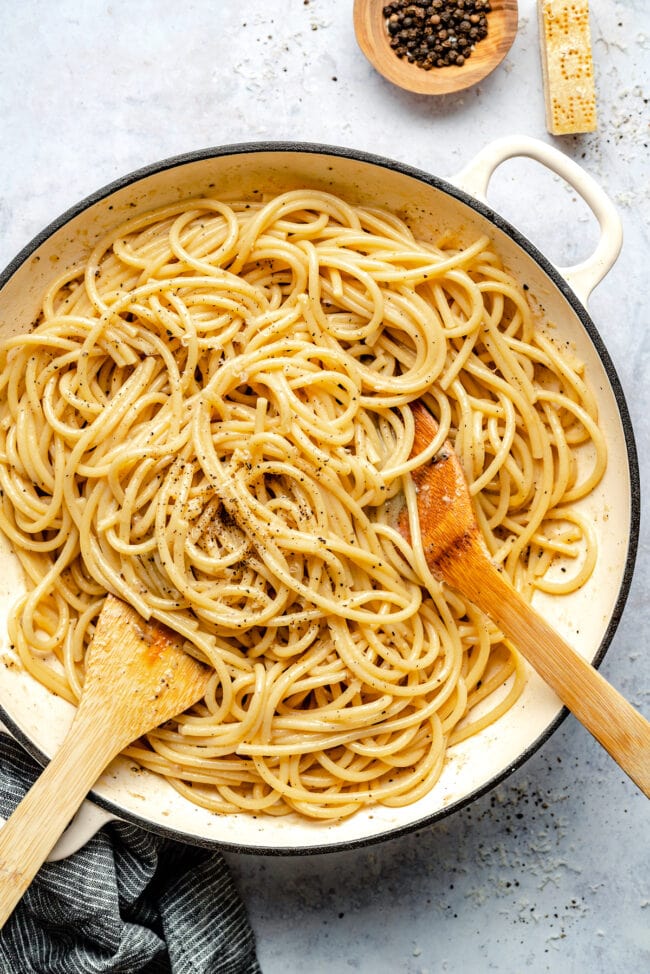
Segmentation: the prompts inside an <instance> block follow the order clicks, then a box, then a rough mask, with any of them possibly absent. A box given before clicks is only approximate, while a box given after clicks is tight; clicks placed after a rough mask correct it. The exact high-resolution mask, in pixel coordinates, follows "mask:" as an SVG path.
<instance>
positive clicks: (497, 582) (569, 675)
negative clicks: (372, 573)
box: [400, 403, 650, 797]
mask: <svg viewBox="0 0 650 974" xmlns="http://www.w3.org/2000/svg"><path fill="white" fill-rule="evenodd" d="M412 409H413V414H414V419H415V443H414V446H413V452H412V455H413V456H415V455H417V454H418V453H420V452H421V451H422V450H423V449H424V448H425V447H426V446H428V444H429V443H430V442H431V440H432V439H433V437H434V436H435V435H436V433H437V432H438V424H437V423H436V421H435V419H434V418H433V416H432V415H431V414H430V413H429V411H428V410H427V408H426V407H425V406H424V405H423V404H422V403H415V404H414V405H413V407H412ZM413 478H414V480H415V484H416V487H417V490H418V495H417V507H418V515H419V520H420V530H421V534H422V545H423V548H424V554H425V557H426V559H427V564H428V566H429V568H430V569H431V572H432V574H433V575H434V576H435V577H436V578H438V579H439V580H441V581H444V582H446V583H447V584H448V585H450V586H452V587H453V588H455V589H457V590H458V591H459V592H460V593H461V594H462V595H464V596H466V597H467V598H468V599H470V600H471V601H472V602H473V603H474V604H475V605H476V606H477V607H478V608H479V609H481V611H482V612H484V613H485V614H486V615H487V616H489V617H490V619H492V621H493V622H494V623H495V624H496V625H497V626H498V627H499V629H500V630H501V631H502V632H503V633H504V634H505V635H506V636H508V637H509V638H510V639H511V640H512V641H513V643H514V644H515V645H516V646H517V648H518V649H519V651H520V652H521V654H522V656H524V657H525V658H526V659H527V660H528V662H529V663H530V664H531V665H532V667H533V668H534V669H535V670H536V671H537V672H538V673H539V675H540V676H541V677H542V679H543V680H544V681H545V682H546V683H547V684H548V685H549V686H550V687H551V688H552V689H553V690H554V691H555V693H556V694H557V695H558V697H559V698H560V700H561V701H562V703H563V704H564V705H565V706H566V707H568V709H569V710H570V711H571V712H572V713H573V714H574V715H575V716H576V717H577V719H578V720H579V721H580V722H581V723H582V724H583V725H584V726H585V727H586V728H587V730H588V731H590V733H591V734H593V736H594V737H595V738H596V740H597V741H599V742H600V743H601V744H602V746H603V747H604V748H605V750H606V751H608V752H609V754H610V755H611V756H612V757H613V758H614V760H615V761H616V762H617V763H618V764H619V765H620V766H621V768H622V769H623V770H624V771H625V772H626V773H627V774H628V775H629V776H630V778H631V779H632V781H634V782H635V783H636V784H637V785H638V786H639V788H640V789H641V791H642V792H643V793H644V794H645V795H646V796H648V797H650V723H648V721H647V720H646V719H645V717H643V716H642V715H641V714H640V713H639V712H638V711H636V710H635V709H634V707H632V705H631V704H630V703H629V702H628V701H627V700H626V699H625V698H624V697H622V696H621V694H620V693H618V691H617V690H615V689H614V688H613V687H612V686H610V684H609V683H608V682H607V681H606V680H605V678H604V677H602V676H601V675H600V673H599V672H598V671H597V670H595V669H594V667H593V666H591V664H590V663H588V662H587V661H586V660H585V659H584V658H583V657H582V656H580V655H579V654H578V653H577V652H576V651H575V650H574V649H572V648H571V647H570V646H569V645H568V644H567V643H565V642H564V640H563V639H561V638H560V636H559V635H558V634H557V633H556V632H555V630H554V629H552V628H551V626H549V624H548V623H547V622H546V621H545V620H544V619H543V618H542V617H541V616H540V615H538V613H537V612H535V610H534V609H533V608H531V606H530V605H528V603H527V602H525V601H524V600H523V598H522V597H521V595H519V593H518V592H517V591H516V590H515V589H514V588H513V586H512V584H511V583H510V581H509V580H508V579H507V578H506V576H505V575H503V574H502V573H501V572H500V571H499V570H498V569H497V568H496V567H495V565H493V563H492V561H491V560H490V556H489V553H488V550H487V548H486V546H485V543H484V542H483V539H482V537H481V534H480V531H479V528H478V524H477V523H476V518H475V516H474V512H473V510H472V504H471V500H470V496H469V491H468V488H467V483H466V480H465V476H464V473H463V470H462V467H461V465H460V462H459V460H458V457H457V456H456V453H455V452H454V449H453V447H452V446H451V444H450V443H448V442H447V443H445V445H444V447H443V449H442V450H441V451H440V453H439V454H438V456H437V458H436V459H435V460H434V462H433V463H431V464H428V465H426V466H423V467H420V468H418V469H417V470H416V471H414V473H413ZM404 520H405V519H404V518H402V522H401V523H400V528H401V530H402V533H403V534H404V535H405V536H408V525H406V524H405V523H404Z"/></svg>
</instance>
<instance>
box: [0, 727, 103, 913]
mask: <svg viewBox="0 0 650 974" xmlns="http://www.w3.org/2000/svg"><path fill="white" fill-rule="evenodd" d="M82 723H83V718H82V719H81V720H79V719H75V721H74V723H73V725H72V727H71V729H70V731H69V733H68V735H67V737H66V738H65V740H64V742H63V744H62V745H61V748H60V749H59V751H57V753H56V754H55V755H54V757H53V758H52V760H51V761H50V763H49V764H48V765H47V767H46V768H45V769H44V771H43V772H42V774H41V775H40V777H39V778H38V779H37V780H36V782H35V783H34V784H33V785H32V787H31V788H30V790H29V791H28V792H27V794H26V795H25V797H24V798H23V800H22V801H21V802H20V804H19V805H18V807H17V808H16V810H15V811H14V813H13V815H11V817H10V818H9V819H8V821H7V823H6V824H5V825H4V826H3V827H2V829H1V830H0V929H1V928H2V927H3V926H4V924H5V923H6V921H7V920H8V919H9V917H10V916H11V914H12V912H13V910H14V907H15V906H16V904H17V903H18V901H19V900H20V898H21V897H22V895H23V893H24V892H25V890H26V889H27V887H28V886H29V884H30V883H31V881H32V879H33V878H34V876H35V875H36V873H37V872H38V870H39V868H40V867H41V865H42V864H43V863H44V862H45V859H46V858H47V856H48V854H49V853H50V852H51V851H52V848H53V847H54V845H55V844H56V841H57V839H58V838H59V837H60V836H61V835H62V833H63V831H64V830H65V828H66V826H67V825H68V823H69V822H70V820H71V819H72V817H73V815H74V814H75V812H76V811H77V809H78V808H79V806H80V805H81V803H82V801H83V800H84V798H85V797H86V795H87V794H88V792H89V791H90V789H91V788H92V786H93V785H94V783H95V782H96V780H97V778H98V777H99V776H100V774H101V773H102V771H103V770H104V768H105V767H106V766H107V765H108V764H109V762H110V761H111V759H112V758H113V757H114V756H115V754H116V753H117V751H118V750H119V745H117V750H116V742H115V740H114V739H113V737H112V736H111V735H106V736H103V735H100V734H97V733H96V727H95V733H89V732H84V729H83V727H81V726H79V725H80V724H82Z"/></svg>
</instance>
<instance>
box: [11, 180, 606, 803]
mask: <svg viewBox="0 0 650 974" xmlns="http://www.w3.org/2000/svg"><path fill="white" fill-rule="evenodd" d="M0 369H1V372H0V389H1V391H2V402H1V404H0V487H1V488H2V507H1V511H0V527H1V528H2V530H3V531H4V533H5V534H6V535H7V536H8V538H9V539H10V541H11V543H12V545H13V547H14V549H15V551H16V553H17V555H18V557H19V559H20V561H21V563H22V565H23V568H24V571H25V575H26V578H27V583H28V584H27V592H26V594H25V596H24V597H23V598H22V599H21V600H20V602H19V604H17V605H16V607H15V609H14V611H13V613H12V616H11V619H10V636H11V639H12V641H13V643H14V645H15V647H16V651H17V652H18V654H19V656H20V659H21V660H22V663H23V665H24V666H25V667H26V668H27V669H28V670H29V672H30V673H31V674H33V676H34V677H35V678H36V679H37V680H39V681H40V682H41V683H43V684H45V685H46V686H47V687H49V688H50V689H51V690H53V691H54V692H55V693H57V694H59V695H60V696H62V697H65V698H66V699H68V700H70V701H71V702H73V703H74V702H75V701H76V700H78V698H79V695H80V694H81V692H82V687H83V679H84V655H85V651H86V647H87V644H88V642H89V640H90V639H91V637H92V633H93V624H94V620H95V618H96V617H97V614H98V613H99V611H100V609H101V606H102V602H103V599H104V597H105V594H106V592H107V591H110V592H113V593H114V594H116V595H118V596H120V597H121V598H123V599H124V600H126V601H127V602H129V603H130V604H131V605H133V606H134V607H135V608H136V609H137V611H138V612H140V613H141V614H142V616H144V617H146V618H150V617H154V618H156V619H158V620H160V621H161V622H163V623H165V624H167V625H168V626H170V627H171V628H172V629H174V630H176V631H177V632H179V633H181V634H182V635H183V636H184V637H185V639H186V640H187V648H188V650H189V651H190V652H192V653H194V654H195V655H196V656H197V657H198V658H200V659H202V660H204V661H205V662H207V663H208V664H209V665H210V666H211V667H212V669H213V671H214V672H213V677H212V679H211V681H210V687H209V690H208V692H207V694H206V696H205V699H204V700H203V701H202V702H201V703H200V704H199V705H197V706H196V707H195V708H193V709H192V710H191V711H189V712H187V713H185V714H182V715H181V716H180V717H179V718H178V719H177V720H176V721H174V722H172V723H169V724H166V725H165V726H163V727H160V728H158V729H157V730H156V731H154V732H153V733H152V734H150V735H148V738H147V741H140V742H137V743H136V744H134V745H133V746H132V747H130V748H129V749H128V751H127V753H128V754H129V755H130V756H131V757H133V758H135V759H137V761H139V762H140V763H141V764H142V765H144V766H145V767H147V768H150V769H152V770H153V771H156V772H159V773H161V774H163V775H165V776H166V777H167V778H168V780H169V781H170V782H171V784H172V785H173V786H174V787H175V788H177V789H178V790H179V791H180V792H181V793H182V794H183V795H185V796H187V797H188V798H189V799H191V800H192V801H194V802H197V803H199V804H200V805H203V806H205V807H207V808H210V809H214V810H215V811H217V812H223V813H229V812H238V811H247V812H254V813H266V814H271V815H281V814H286V813H287V812H289V811H296V812H298V813H301V814H302V815H306V816H310V817H313V818H320V819H330V818H337V817H341V816H346V815H349V814H351V813H353V812H354V811H355V810H356V809H358V808H359V807H361V806H364V805H368V804H373V803H384V804H386V805H402V804H407V803H410V802H413V801H415V800H417V799H418V798H419V797H421V796H423V795H424V794H426V793H427V792H428V791H429V790H430V789H431V788H432V787H433V785H434V783H435V781H436V780H437V778H438V777H439V775H440V772H441V769H442V766H443V762H444V759H445V753H446V751H447V748H448V747H449V746H450V745H451V744H453V743H454V742H456V741H459V740H462V739H463V738H464V737H467V736H469V735H471V734H473V733H475V732H476V731H477V730H479V729H480V728H481V727H483V726H485V725H486V724H487V723H489V722H490V721H493V720H495V719H497V718H498V717H499V715H500V714H502V713H503V712H504V711H505V710H506V709H507V708H508V707H510V706H511V705H512V703H513V702H514V701H515V700H516V698H517V697H518V695H519V693H520V692H521V689H522V686H523V684H524V680H525V676H524V671H523V667H522V665H521V664H520V662H519V659H518V657H517V654H516V652H515V651H514V649H513V648H512V647H511V646H510V645H509V644H508V643H507V642H505V641H504V639H503V637H502V636H501V634H500V633H499V632H498V631H497V630H496V629H495V628H494V626H493V625H492V624H491V623H489V622H488V621H487V620H486V619H485V618H484V617H483V616H482V615H481V614H480V613H479V612H478V611H477V610H476V609H475V608H474V607H473V606H472V605H471V604H469V603H467V602H465V601H464V600H463V599H462V598H461V597H459V596H458V594H456V593H454V592H451V591H449V590H448V589H447V588H446V587H445V586H443V585H441V584H440V583H438V582H437V581H436V580H435V579H434V578H433V577H432V576H431V574H430V573H429V571H428V569H427V566H426V563H425V561H424V558H423V555H422V551H421V545H419V539H418V538H415V539H414V540H413V543H412V545H411V544H410V543H407V542H406V541H405V540H404V538H403V537H402V536H401V534H400V533H399V531H398V530H397V527H396V524H397V516H396V513H397V512H398V511H399V509H400V506H401V505H403V504H404V496H405V493H406V494H407V495H408V497H409V498H410V500H409V501H408V503H410V504H414V503H415V501H414V499H413V498H414V493H413V491H406V492H405V486H406V485H407V482H408V481H409V478H410V471H411V470H413V469H414V468H415V467H416V466H417V465H419V464H421V463H426V462H427V461H428V460H429V459H430V458H431V455H432V454H433V447H434V446H435V444H432V447H431V448H429V449H428V450H427V451H425V452H424V453H422V454H420V455H419V456H417V457H411V455H410V454H411V447H412V443H413V419H412V414H411V410H410V406H409V404H410V403H411V402H413V401H414V400H415V399H417V398H421V399H424V401H425V402H426V403H427V404H428V405H429V407H430V408H431V410H432V411H433V412H434V414H435V415H436V416H437V417H438V419H439V423H440V427H441V436H443V437H447V436H449V437H450V438H451V439H452V441H453V443H454V445H455V448H456V450H457V451H458V453H459V455H460V457H461V460H462V463H463V466H464V469H465V472H466V474H467V478H468V481H469V484H470V489H471V493H472V496H473V500H474V504H475V508H476V513H477V517H478V520H479V524H480V527H481V530H482V533H483V535H484V538H485V541H486V543H487V545H488V548H489V550H490V553H491V555H492V557H493V559H494V560H495V562H496V563H498V564H500V565H502V566H503V568H504V570H505V571H506V572H507V573H508V575H509V576H510V578H511V579H512V580H513V582H514V584H515V585H516V586H517V587H518V588H519V589H520V590H521V591H523V593H524V594H525V595H526V596H527V597H530V595H531V594H532V592H533V590H534V589H535V588H540V589H543V590H545V591H550V592H554V593H558V594H560V593H563V592H569V591H572V590H574V589H575V588H577V587H579V586H580V585H582V584H583V583H584V582H585V581H586V579H587V578H588V577H589V574H590V572H591V570H592V568H593V564H594V560H595V557H596V551H595V543H594V539H593V537H592V532H591V530H590V527H589V525H588V524H587V523H586V522H585V520H584V519H583V518H582V517H581V516H580V514H579V513H578V511H577V510H576V508H575V502H576V501H577V500H579V499H580V498H581V497H583V496H584V495H586V494H587V493H588V492H589V491H590V490H592V488H593V487H594V486H595V484H596V483H597V482H598V480H599V479H600V477H601V475H602V473H603V470H604V467H605V463H606V450H605V444H604V441H603V437H602V434H601V432H600V430H599V429H598V425H597V412H596V405H595V400H594V397H593V396H592V394H591V393H590V391H589V389H588V387H587V385H586V384H585V381H584V378H583V375H582V367H581V365H580V363H578V362H575V361H574V360H573V358H572V356H571V355H570V354H569V352H568V351H567V350H566V349H562V350H560V349H559V348H558V347H557V346H556V345H555V344H554V342H553V341H552V340H551V338H550V337H548V335H547V334H545V333H544V332H543V331H542V330H541V329H540V328H539V327H537V326H536V324H535V322H534V320H533V315H532V312H531V309H530V307H529V305H528V302H527V300H526V295H525V292H524V290H523V289H522V287H521V285H520V284H518V283H517V282H516V281H515V280H514V279H513V278H512V276H510V275H509V274H508V273H507V271H506V270H505V269H504V267H503V266H502V264H501V262H500V260H499V257H498V255H497V254H496V253H495V251H494V249H493V247H492V246H491V243H490V241H489V239H488V238H487V237H481V238H480V239H476V240H475V241H473V242H472V243H471V244H470V245H468V246H465V247H462V248H452V247H449V246H447V247H445V246H444V245H442V244H441V245H439V246H436V245H433V244H431V243H428V242H425V241H423V240H417V239H415V238H414V237H413V235H412V233H411V232H410V231H409V229H408V227H407V226H406V225H405V224H404V223H403V222H402V221H400V220H399V219H398V218H397V217H395V216H394V215H392V214H389V213H387V212H383V211H379V210H376V209H371V208H365V207H356V206H351V205H349V204H348V203H346V202H345V201H344V200H342V199H339V198H337V197H335V196H333V195H331V194H328V193H324V192H320V191H312V190H300V191H292V192H287V193H284V194H282V195H278V196H277V197H274V198H270V199H264V200H260V201H257V202H253V201H238V202H228V203H227V202H223V201H219V200H216V199H212V198H201V199H190V200H183V201H180V202H178V203H177V204H173V205H170V206H166V207H164V208H160V209H157V210H155V211H153V212H150V213H147V214H145V215H143V216H138V217H137V218H135V219H132V220H130V221H129V222H127V223H124V224H123V225H121V226H119V227H118V228H117V229H116V230H115V231H114V232H113V233H111V234H110V235H108V236H107V237H106V238H105V239H103V240H101V241H100V243H99V244H98V245H97V246H96V247H95V248H94V249H93V251H92V253H91V254H90V256H89V257H88V259H87V260H86V261H84V263H83V264H80V265H79V266H76V267H73V268H72V269H71V270H69V271H67V272H66V273H65V274H64V275H63V276H61V277H60V278H59V279H58V280H56V281H54V282H53V283H52V285H51V287H50V288H49V290H48V292H47V294H46V295H45V298H44V300H43V306H42V312H41V315H40V319H39V321H38V323H37V325H36V326H35V327H34V329H33V330H32V331H31V333H29V334H27V335H21V336H19V337H17V338H12V339H9V340H8V341H6V342H5V343H4V345H3V347H2V352H1V357H0ZM579 454H580V455H581V454H587V455H588V458H589V462H588V463H587V465H586V466H587V469H586V472H585V464H584V463H578V456H579ZM560 562H561V563H562V568H563V571H562V572H561V573H560V572H558V571H557V570H556V566H557V565H558V563H560ZM567 565H574V566H576V567H575V568H573V569H572V570H569V571H567V570H566V567H567ZM559 579H561V581H559ZM116 651H117V647H116Z"/></svg>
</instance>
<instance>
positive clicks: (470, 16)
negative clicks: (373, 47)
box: [382, 0, 492, 71]
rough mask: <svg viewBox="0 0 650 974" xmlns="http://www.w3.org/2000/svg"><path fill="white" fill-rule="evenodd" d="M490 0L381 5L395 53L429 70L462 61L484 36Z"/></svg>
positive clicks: (424, 0) (395, 0)
mask: <svg viewBox="0 0 650 974" xmlns="http://www.w3.org/2000/svg"><path fill="white" fill-rule="evenodd" d="M491 9H492V7H491V5H490V0H420V2H419V3H413V2H410V0H393V2H392V3H388V4H385V6H384V7H383V8H382V12H383V15H384V17H385V19H386V29H387V32H388V35H389V44H390V46H391V48H392V50H393V51H394V52H395V54H396V55H397V56H398V57H406V58H407V59H408V61H410V62H411V63H412V64H416V65H417V66H418V67H421V68H423V69H424V70H426V71H430V70H431V68H432V67H437V68H440V67H447V66H449V65H450V64H455V65H457V66H461V65H463V64H464V63H465V62H466V61H467V58H468V57H470V56H471V53H472V49H473V47H474V45H475V44H477V43H478V42H479V41H481V40H482V39H483V38H484V37H486V36H487V32H488V21H487V16H486V15H487V14H488V13H490V11H491Z"/></svg>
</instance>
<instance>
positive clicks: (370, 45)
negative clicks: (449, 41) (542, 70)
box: [354, 0, 518, 95]
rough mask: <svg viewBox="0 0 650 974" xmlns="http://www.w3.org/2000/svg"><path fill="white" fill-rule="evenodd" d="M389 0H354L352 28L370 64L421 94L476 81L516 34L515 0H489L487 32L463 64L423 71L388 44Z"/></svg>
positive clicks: (455, 88)
mask: <svg viewBox="0 0 650 974" xmlns="http://www.w3.org/2000/svg"><path fill="white" fill-rule="evenodd" d="M387 2H388V0H354V30H355V34H356V37H357V43H358V44H359V47H360V48H361V50H362V51H363V53H364V54H365V55H366V57H367V58H368V60H369V61H370V63H371V64H372V66H373V67H374V68H375V69H376V70H377V71H378V72H379V73H380V74H381V75H383V76H384V78H386V79H387V80H388V81H392V82H393V84H395V85H399V86H400V88H406V89H407V91H414V92H417V93H419V94H422V95H445V94H449V93H450V92H453V91H462V90H463V89H464V88H469V87H470V85H475V84H477V83H478V82H479V81H482V80H483V78H485V77H487V75H488V74H490V72H492V71H494V69H495V68H496V67H497V66H498V65H499V64H500V63H501V61H503V59H504V57H505V56H506V54H507V53H508V51H509V50H510V48H511V46H512V42H513V41H514V39H515V36H516V34H517V23H518V11H517V0H491V3H492V10H491V12H490V13H488V14H487V24H488V34H487V37H485V38H484V39H483V40H481V41H478V42H477V44H476V45H475V47H474V49H473V50H472V53H471V55H470V57H468V58H467V60H466V61H465V63H464V64H463V66H462V67H458V66H457V65H455V64H453V65H449V66H448V67H444V68H432V69H431V70H430V71H425V70H424V69H423V68H419V67H418V66H417V65H416V64H411V63H410V62H409V61H407V60H406V59H405V58H400V57H398V56H397V54H395V52H394V51H393V49H392V48H391V46H390V44H389V35H388V31H387V29H386V23H385V21H386V18H385V17H384V14H383V9H384V7H385V6H386V3H387Z"/></svg>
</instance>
